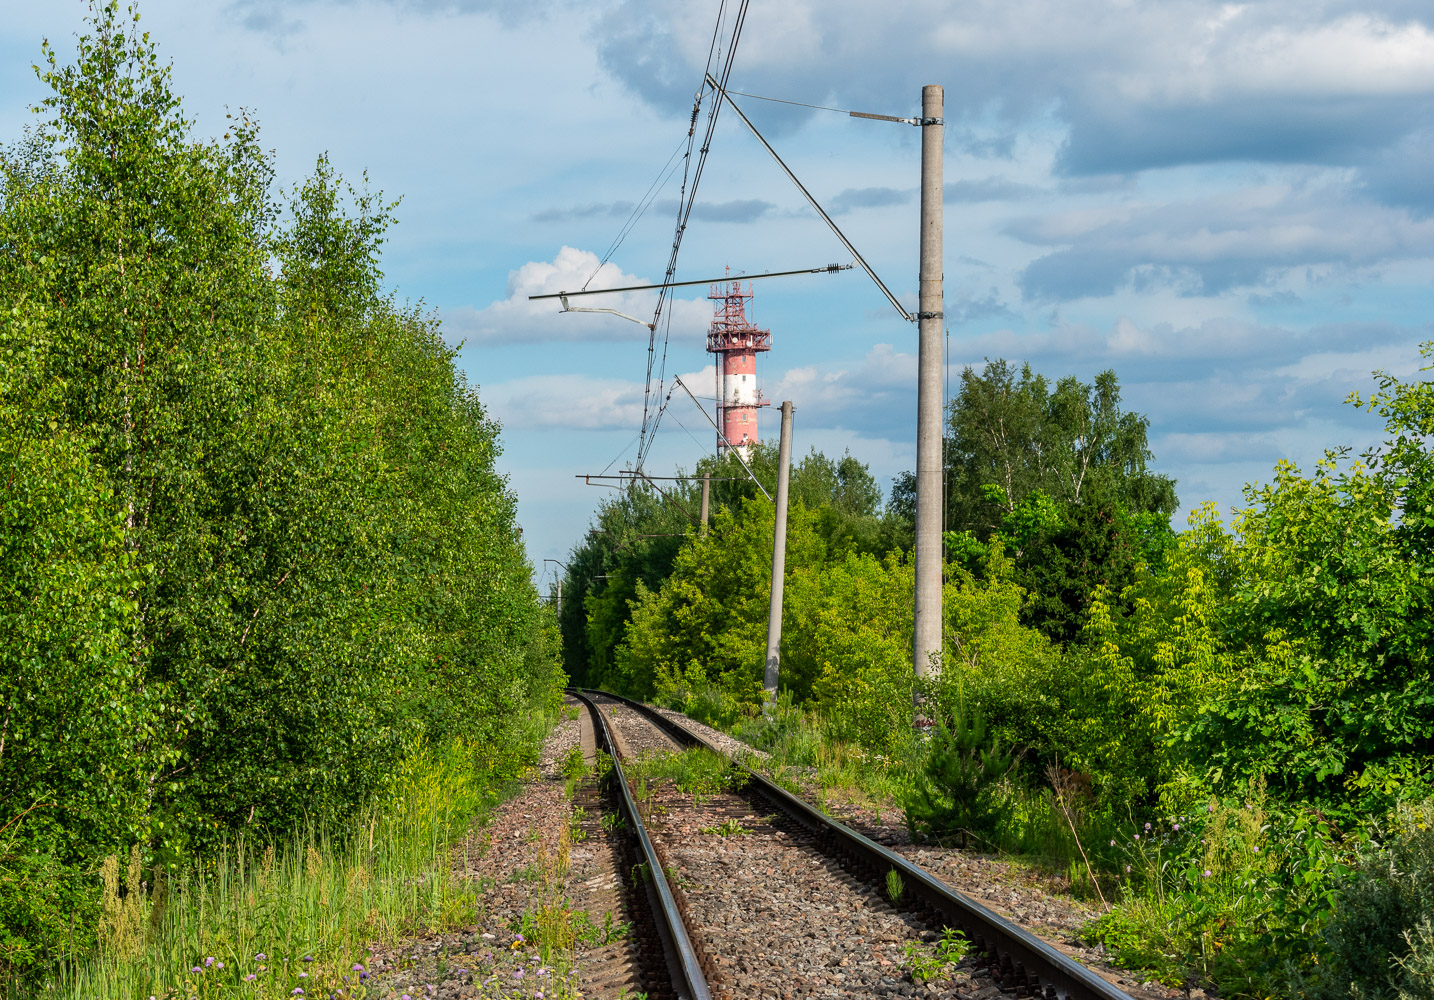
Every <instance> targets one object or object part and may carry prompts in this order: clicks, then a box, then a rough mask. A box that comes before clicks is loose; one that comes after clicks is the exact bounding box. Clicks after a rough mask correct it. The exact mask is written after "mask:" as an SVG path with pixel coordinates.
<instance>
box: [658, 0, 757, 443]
mask: <svg viewBox="0 0 1434 1000" xmlns="http://www.w3.org/2000/svg"><path fill="white" fill-rule="evenodd" d="M750 2H751V0H741V3H740V6H739V7H738V8H737V14H736V16H735V18H734V20H733V25H732V36H731V41H730V42H729V43H728V45H727V53H726V58H725V59H720V56H719V59H720V61H721V63H722V65H721V77H720V79H721V86H726V84H727V81H728V79H729V78H730V77H731V75H732V64H733V61H734V60H735V58H736V55H737V45H738V43H739V42H740V41H741V38H742V26H743V25H744V24H745V23H746V20H747V8H748V5H749V4H750ZM726 14H727V4H726V0H723V3H722V6H721V8H720V9H719V11H718V16H717V28H716V30H715V31H714V32H713V39H712V46H711V47H710V48H709V49H708V56H707V66H706V67H705V68H704V70H703V79H704V80H710V79H712V59H713V56H714V54H717V53H718V52H719V49H718V47H717V46H718V45H719V40H720V37H721V33H722V25H723V24H724V23H725V20H726ZM702 97H703V85H699V87H698V91H697V95H696V99H695V101H694V103H693V106H692V121H691V124H690V125H689V127H688V147H687V150H688V151H687V161H688V167H689V169H690V171H691V177H692V184H691V187H690V188H689V187H688V186H687V171H684V173H683V195H684V197H683V198H679V203H678V209H677V225H676V228H675V231H674V233H673V238H672V253H671V255H670V256H669V257H668V262H667V272H666V274H665V276H664V278H663V280H664V282H670V281H672V279H673V276H674V275H675V274H676V273H677V255H678V252H679V251H680V250H681V247H682V236H683V234H684V233H685V232H686V231H687V223H688V221H689V219H691V217H692V209H693V207H694V206H695V205H696V203H697V189H698V186H699V185H700V184H701V182H702V172H703V170H704V168H705V167H706V165H707V154H708V153H709V152H711V149H712V136H713V134H714V133H715V132H716V130H717V117H718V115H719V113H720V112H721V107H722V102H721V101H719V100H716V99H714V100H713V101H712V102H711V104H710V106H709V108H708V112H707V128H706V132H705V134H704V136H703V139H702V145H701V147H700V148H699V149H698V156H697V162H696V164H695V165H693V164H692V162H691V159H692V140H693V137H694V136H695V133H696V127H697V116H698V114H699V112H700V110H701V106H702ZM670 291H671V289H670V288H669V287H664V288H663V289H662V290H661V291H660V292H659V293H658V296H657V307H656V309H654V311H653V314H652V324H651V327H650V332H649V334H648V341H647V378H646V382H645V385H644V387H643V394H642V431H641V439H640V441H639V443H638V449H637V450H638V456H637V467H638V468H641V467H642V463H643V462H644V461H645V460H646V457H647V452H648V451H649V450H650V449H651V447H652V441H651V429H650V428H649V420H650V419H651V420H653V421H654V422H655V421H656V420H660V418H661V410H659V411H658V413H657V414H656V415H655V416H654V415H653V414H652V412H651V411H652V397H653V389H652V369H653V361H654V354H655V348H656V342H657V324H658V323H659V322H660V321H661V319H662V313H663V307H664V305H665V304H666V302H667V298H668V294H669V292H670ZM671 333H672V315H671V312H670V311H669V312H668V315H667V325H666V326H665V327H664V328H663V334H662V363H661V366H660V368H659V372H660V374H659V378H658V389H657V392H658V393H659V394H660V393H661V392H662V385H661V384H662V380H663V376H665V374H666V371H667V345H668V343H669V342H670V340H671Z"/></svg>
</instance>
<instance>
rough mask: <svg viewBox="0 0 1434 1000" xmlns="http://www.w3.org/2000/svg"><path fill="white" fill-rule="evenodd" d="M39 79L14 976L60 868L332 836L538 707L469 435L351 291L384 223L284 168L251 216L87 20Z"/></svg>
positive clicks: (449, 354) (528, 643) (512, 576)
mask: <svg viewBox="0 0 1434 1000" xmlns="http://www.w3.org/2000/svg"><path fill="white" fill-rule="evenodd" d="M45 51H46V57H47V58H46V68H45V69H44V70H43V71H42V72H41V76H42V79H43V80H44V81H45V82H46V83H48V84H49V86H50V87H51V90H52V94H51V97H50V98H49V99H48V100H47V101H46V102H45V104H44V108H43V110H44V117H43V119H42V121H41V122H40V123H39V125H38V127H37V128H35V129H34V130H32V132H31V133H30V135H29V137H28V138H27V140H26V141H24V142H22V143H20V144H19V145H17V146H14V147H11V148H9V149H7V150H6V151H5V152H4V154H3V156H0V178H3V180H0V197H2V198H3V200H0V350H3V351H4V355H3V357H4V359H5V364H4V366H3V367H0V573H3V580H0V639H3V642H0V646H3V649H0V667H3V670H0V830H3V831H4V832H3V835H0V921H3V925H0V965H3V964H6V963H9V964H10V965H18V966H21V967H28V968H34V967H37V966H40V965H43V964H44V963H45V962H47V961H50V960H52V959H53V958H54V957H55V956H56V955H57V954H58V953H59V952H60V951H61V949H71V950H73V949H77V948H80V949H82V948H83V947H84V945H85V943H86V940H87V938H88V937H89V936H90V935H92V933H93V929H94V924H93V922H92V921H91V920H89V915H90V913H91V912H92V911H93V908H94V906H95V904H96V903H97V899H98V887H97V885H96V884H95V882H94V879H93V878H91V877H89V875H88V874H87V873H89V872H90V871H91V870H92V868H93V865H94V862H95V860H96V858H98V857H101V856H103V855H104V854H107V853H122V852H124V851H125V850H127V849H128V848H129V847H130V846H131V845H133V844H136V843H138V844H140V845H141V846H142V848H143V849H144V853H145V858H144V860H145V864H146V866H147V867H149V868H150V869H151V870H152V871H155V872H158V873H162V872H163V871H164V870H165V869H166V868H167V867H168V866H171V865H179V864H182V863H184V862H185V861H186V860H187V858H188V857H189V856H190V855H192V854H193V852H195V851H197V850H204V849H208V848H210V847H212V846H213V845H214V844H215V842H216V841H218V840H220V839H223V838H228V837H232V836H233V835H234V834H235V833H236V832H239V831H241V830H247V831H249V832H250V833H251V834H252V835H254V836H263V835H268V836H274V837H280V836H285V835H287V834H289V833H292V832H293V831H295V830H298V829H301V828H303V827H305V826H307V825H310V824H318V825H323V824H324V823H325V822H326V821H327V820H329V819H332V818H336V817H342V816H346V815H350V814H351V813H352V812H353V811H354V810H355V809H357V808H361V807H363V806H365V805H367V804H368V803H370V802H372V801H373V800H374V798H375V797H376V796H378V795H381V794H382V793H383V791H384V789H385V788H386V786H387V785H388V783H389V782H390V781H391V780H392V775H393V773H394V771H395V765H396V764H398V763H400V762H401V761H402V759H403V758H404V757H405V755H407V754H409V753H411V752H413V751H414V750H415V749H416V748H418V747H419V746H420V745H422V744H423V743H425V742H433V741H440V740H450V739H462V740H468V741H478V742H481V743H484V744H486V745H487V746H489V747H496V746H500V745H502V744H503V742H504V741H505V739H506V737H507V735H508V734H509V732H510V731H511V729H512V727H513V726H514V725H516V724H517V723H515V721H514V720H515V717H516V716H517V715H518V713H517V711H516V709H518V708H520V707H521V706H522V705H523V704H524V703H525V702H526V701H527V700H528V699H529V698H532V697H550V696H552V694H553V692H554V691H555V689H556V686H557V685H558V684H559V683H560V680H561V672H560V671H559V670H558V669H557V664H556V657H555V655H554V654H555V652H556V650H555V643H556V635H555V630H554V628H553V624H552V622H551V620H550V619H549V618H548V617H547V615H546V613H545V612H544V611H543V610H542V609H541V607H540V606H539V603H538V601H537V595H536V593H535V592H534V590H533V587H532V584H531V582H530V566H529V564H528V562H527V559H526V556H525V554H524V552H523V548H522V544H521V541H520V540H519V537H518V532H517V527H516V525H515V523H514V513H515V509H514V508H515V501H514V498H513V496H512V494H511V492H510V491H509V490H508V489H507V486H506V483H505V482H504V480H503V478H502V477H501V476H500V475H498V473H497V472H496V470H495V468H494V461H495V458H496V456H497V454H498V441H497V433H498V428H497V426H496V424H494V423H493V421H491V420H490V419H489V418H488V416H487V414H486V413H485V411H484V409H483V407H482V405H481V403H480V402H479V400H478V398H477V396H476V394H475V393H474V392H473V390H472V389H470V387H469V386H468V385H467V384H466V382H465V381H464V379H463V378H462V377H461V376H460V375H459V374H458V373H457V372H456V371H455V370H454V367H453V358H454V352H453V351H452V350H451V349H450V348H448V347H446V346H445V345H444V343H443V341H442V338H441V337H440V335H439V332H438V329H437V323H436V321H435V320H434V319H433V318H432V317H429V316H425V315H423V314H421V313H420V312H419V311H418V310H416V309H411V308H409V307H401V306H399V305H397V304H396V303H395V302H394V301H393V300H392V298H391V297H386V296H384V295H383V294H382V293H381V291H380V288H381V286H382V273H381V271H380V270H379V251H380V247H381V245H382V242H383V238H384V232H385V230H386V227H387V226H388V225H389V224H390V223H391V217H390V211H391V208H392V206H391V205H388V204H386V203H384V202H383V200H382V198H381V197H380V196H378V195H373V194H369V193H367V192H365V191H362V190H357V191H356V190H354V189H353V188H351V187H349V186H347V185H345V184H344V183H343V182H342V181H340V180H339V179H338V178H337V177H336V176H335V175H334V172H333V171H332V170H331V168H330V167H329V165H328V163H327V160H325V159H320V161H319V164H318V167H317V169H316V171H315V173H314V175H313V177H312V178H310V179H309V180H308V181H307V182H305V183H304V184H302V185H300V186H299V187H298V188H297V189H296V190H295V191H294V192H293V194H292V196H291V198H290V200H289V205H288V211H287V214H286V215H281V212H280V210H279V208H278V205H277V203H276V202H275V201H274V200H273V199H272V198H271V196H270V190H269V189H270V182H271V179H272V174H273V171H272V168H271V166H270V164H269V161H268V159H267V157H266V156H265V154H264V153H262V152H261V148H260V146H259V143H258V135H257V129H256V126H255V125H254V124H253V122H252V120H250V119H249V118H248V117H247V116H246V115H244V114H241V115H240V116H239V117H238V118H236V119H233V120H232V121H231V126H230V131H229V133H228V134H227V135H225V137H224V139H223V140H221V141H215V142H200V141H196V140H195V139H193V138H192V137H191V135H190V124H189V122H188V120H187V119H186V118H185V117H184V115H183V112H182V109H181V106H180V102H179V99H178V97H177V96H175V94H174V93H173V90H172V87H171V81H170V76H169V71H168V69H167V68H165V67H164V66H163V65H162V64H161V62H160V59H159V56H158V54H157V50H156V48H155V46H154V45H153V44H152V43H151V42H150V40H149V39H148V36H146V35H143V34H141V33H140V32H139V29H138V25H137V18H135V17H133V16H131V17H130V18H128V19H126V18H125V17H123V16H122V15H121V13H120V10H119V6H118V4H117V3H116V2H110V3H108V4H106V5H104V6H99V7H95V8H92V11H91V30H90V31H89V32H88V33H86V34H84V35H83V36H82V37H81V39H80V41H79V56H78V60H77V61H76V63H75V64H73V65H66V66H62V65H60V62H59V60H58V59H57V57H56V56H55V55H54V53H53V52H52V51H51V50H49V49H48V47H47V48H46V50H45ZM276 263H277V264H278V271H277V273H275V271H274V270H273V268H274V265H275V264H276ZM54 887H57V888H54Z"/></svg>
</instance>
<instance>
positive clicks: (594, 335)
mask: <svg viewBox="0 0 1434 1000" xmlns="http://www.w3.org/2000/svg"><path fill="white" fill-rule="evenodd" d="M646 284H652V282H651V281H650V280H649V279H645V278H640V277H638V276H637V275H634V274H624V273H623V272H622V270H621V269H620V268H618V267H617V266H616V265H615V264H613V263H612V262H610V261H609V262H608V263H607V264H604V265H602V268H601V269H600V270H599V268H598V256H597V254H595V253H592V252H591V251H588V250H578V249H575V248H574V247H568V246H565V247H563V248H562V249H561V250H559V251H558V253H557V255H556V256H555V257H554V258H553V259H552V260H551V261H529V262H528V263H526V264H524V265H523V266H522V267H520V268H518V269H517V270H516V271H512V272H510V273H509V275H508V289H507V296H506V297H505V298H502V299H499V300H498V301H497V302H493V303H491V304H489V305H488V306H486V307H484V308H481V309H479V308H475V307H472V306H462V307H459V308H455V309H445V310H443V311H442V318H443V332H444V336H445V337H446V338H447V339H448V341H449V342H450V343H457V342H458V341H464V342H466V343H468V344H479V345H483V344H536V343H543V342H547V341H564V340H567V341H572V340H591V341H607V340H645V339H647V336H648V333H649V331H648V329H647V327H646V325H645V324H646V323H648V322H649V321H651V319H652V313H653V310H654V309H655V308H656V306H657V293H656V292H615V293H613V294H611V295H591V296H588V295H585V296H582V297H580V298H572V299H569V300H568V301H569V304H570V305H571V307H572V308H573V309H613V310H616V311H617V312H619V313H623V314H625V315H627V316H631V317H634V318H636V319H639V320H641V321H642V322H640V323H635V322H630V321H628V320H624V319H622V318H621V317H618V316H614V315H612V314H611V313H579V312H571V313H564V312H562V305H561V302H560V300H558V299H541V300H539V301H537V302H534V301H531V300H530V299H529V298H528V296H530V295H543V294H550V293H553V292H570V291H578V290H579V289H581V288H583V287H584V286H585V285H586V286H587V288H589V289H599V288H623V287H626V286H629V285H646ZM666 309H668V310H670V311H671V315H672V325H671V330H672V336H673V339H674V341H678V342H681V341H684V340H685V341H690V342H693V343H697V342H700V340H699V338H701V337H702V336H704V335H705V333H706V329H707V325H708V323H709V321H710V320H711V315H712V310H711V307H710V306H709V305H708V304H707V303H706V302H705V301H702V300H700V299H682V298H675V297H670V298H669V299H668V303H667V306H666ZM664 322H666V321H665V320H664Z"/></svg>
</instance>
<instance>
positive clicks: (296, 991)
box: [289, 986, 304, 997]
mask: <svg viewBox="0 0 1434 1000" xmlns="http://www.w3.org/2000/svg"><path fill="white" fill-rule="evenodd" d="M303 995H304V988H303V987H302V986H295V987H294V988H293V989H292V990H290V991H289V996H291V997H301V996H303Z"/></svg>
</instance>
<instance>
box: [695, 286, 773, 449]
mask: <svg viewBox="0 0 1434 1000" xmlns="http://www.w3.org/2000/svg"><path fill="white" fill-rule="evenodd" d="M727 274H728V276H729V277H730V276H731V274H732V269H731V268H728V269H727ZM707 297H708V298H709V299H711V300H712V301H713V302H714V303H716V307H715V309H714V310H713V315H712V325H711V326H710V327H709V328H708V330H707V352H708V353H709V354H713V355H716V364H715V366H714V367H715V368H716V369H717V426H718V427H720V428H721V429H722V433H721V434H719V435H718V436H717V453H718V454H719V455H721V454H725V453H726V452H727V450H728V443H729V442H730V444H731V447H732V449H734V450H735V451H737V452H738V453H739V454H740V455H741V456H742V459H743V460H744V461H746V460H747V459H750V458H751V457H752V446H753V445H755V444H756V443H757V442H758V441H759V440H760V438H759V437H758V434H757V411H758V409H760V408H761V407H763V406H770V405H771V403H769V402H768V401H767V400H766V399H763V398H762V393H761V392H760V391H759V390H758V389H757V354H758V353H759V352H762V351H770V350H771V349H772V334H771V332H770V331H768V330H759V329H757V327H756V326H755V325H754V324H753V323H752V322H751V321H750V320H748V319H747V303H748V302H749V301H750V300H751V298H752V283H751V282H750V281H749V282H748V283H747V286H746V288H745V290H744V289H743V287H742V282H741V281H730V280H729V281H721V282H718V283H716V284H714V285H712V286H711V289H710V291H709V292H708V295H707ZM724 437H725V438H726V441H724V440H723V438H724Z"/></svg>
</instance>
